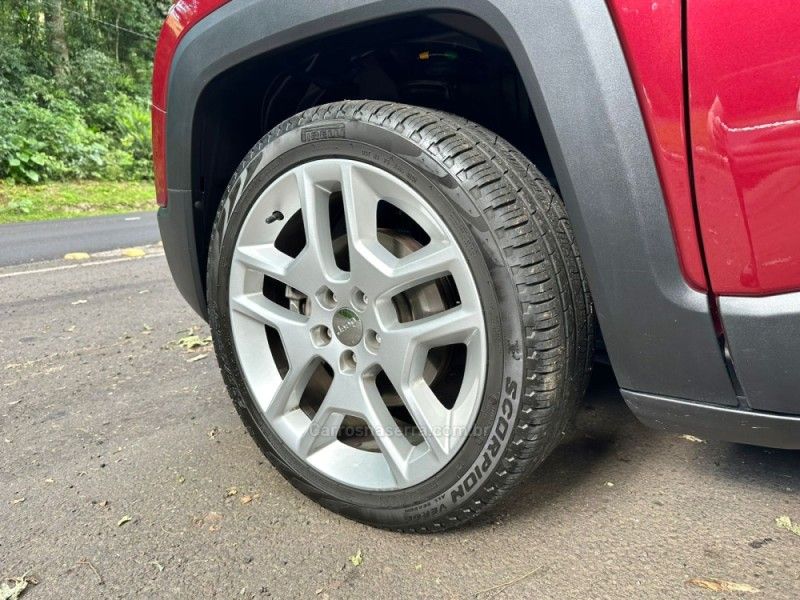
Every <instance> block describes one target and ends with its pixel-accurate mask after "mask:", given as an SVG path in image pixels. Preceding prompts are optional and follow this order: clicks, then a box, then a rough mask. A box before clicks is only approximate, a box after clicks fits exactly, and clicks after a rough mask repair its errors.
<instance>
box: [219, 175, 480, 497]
mask: <svg viewBox="0 0 800 600" xmlns="http://www.w3.org/2000/svg"><path fill="white" fill-rule="evenodd" d="M337 193H338V194H340V196H339V198H340V202H341V205H342V206H343V211H344V222H345V224H346V227H345V229H346V233H345V232H341V237H342V239H341V240H340V239H339V238H337V236H336V234H335V233H334V232H333V228H332V224H331V209H330V206H331V198H332V195H334V194H337ZM381 202H386V203H388V204H390V205H392V206H393V207H395V208H396V209H399V210H400V211H402V212H403V213H405V215H407V216H408V217H409V218H410V219H411V220H412V221H413V223H414V224H415V225H416V226H417V227H418V228H419V229H421V230H422V231H424V235H425V237H426V239H425V240H423V242H424V243H418V244H416V246H413V247H411V248H410V249H409V248H407V249H406V251H405V252H396V251H394V252H393V251H392V244H391V243H386V236H387V235H394V236H395V237H392V238H391V239H390V241H391V240H398V239H399V240H402V239H403V236H404V235H405V234H404V233H403V232H400V233H397V232H394V233H393V232H389V233H388V234H387V233H386V232H385V231H384V230H383V229H380V228H379V223H378V216H377V215H378V209H379V204H380V203H381ZM298 211H300V216H301V218H302V228H303V234H304V235H305V244H304V246H303V247H302V249H301V250H299V252H298V253H296V255H294V256H292V255H291V254H290V253H287V252H285V251H283V250H282V249H279V244H277V243H276V241H277V240H278V239H279V235H280V234H281V232H282V230H283V228H284V227H286V226H287V224H288V223H290V222H291V221H292V217H293V215H296V214H297V213H298ZM390 229H391V227H390ZM345 236H346V237H345ZM337 242H338V245H339V246H345V249H346V253H347V257H348V260H347V264H346V268H343V267H342V264H341V261H340V260H337V255H336V252H335V248H336V247H337ZM343 242H346V243H343ZM445 279H446V280H447V282H449V283H448V285H450V286H451V287H453V288H455V292H456V293H455V297H456V300H455V302H452V303H451V304H452V305H450V306H443V307H442V308H443V310H440V311H439V312H431V311H428V312H423V313H422V314H421V318H414V315H411V317H409V315H408V314H405V315H404V314H403V311H401V310H400V308H399V307H398V298H400V297H401V296H403V295H404V294H407V295H408V296H409V298H410V300H407V302H406V303H407V304H409V305H416V304H420V302H417V301H416V298H417V297H416V296H414V294H418V293H429V292H430V289H431V285H432V282H433V283H436V285H439V283H440V282H442V281H444V280H445ZM265 281H266V282H269V281H272V282H278V283H280V284H281V285H282V286H285V290H286V302H281V301H277V300H276V299H275V298H274V297H268V295H267V294H266V293H265V291H264V290H265V285H266V283H265ZM426 285H427V286H428V287H427V292H419V290H421V289H424V288H425V286H426ZM442 287H443V286H441V285H440V286H439V287H438V288H437V287H436V286H433V289H442ZM229 303H230V315H231V326H232V334H233V340H234V345H235V348H236V353H237V356H238V359H239V364H240V366H241V370H242V373H243V375H244V378H245V380H246V382H247V385H248V388H249V390H250V393H251V394H252V396H253V398H254V399H255V402H256V404H257V405H258V407H259V408H260V410H261V411H263V414H264V416H265V419H266V421H267V422H268V423H269V425H270V427H271V428H272V429H273V430H274V431H275V433H276V434H277V435H278V436H279V437H280V439H281V440H282V441H283V442H284V443H285V444H286V446H287V447H288V448H290V449H291V450H292V451H293V452H294V453H295V454H296V455H298V456H299V457H301V458H302V459H303V460H305V461H306V462H307V463H309V464H310V465H312V466H313V467H314V468H316V469H317V470H318V471H320V472H321V473H323V474H324V475H326V476H328V477H330V478H332V479H334V480H336V481H338V482H341V483H343V484H345V485H348V486H352V487H355V488H360V489H367V490H395V489H401V488H406V487H409V486H412V485H414V484H417V483H420V482H422V481H424V480H426V479H428V478H430V477H431V476H432V475H434V474H435V473H437V472H438V471H439V470H441V469H442V468H443V467H444V466H445V465H446V464H447V463H448V462H449V461H450V460H451V459H452V458H453V456H455V454H456V453H457V452H458V450H459V449H460V447H461V445H462V444H463V442H464V441H465V439H466V437H467V436H468V435H469V433H470V431H471V428H472V425H473V423H474V421H475V417H476V415H477V412H478V408H479V406H480V402H481V398H482V395H483V388H484V382H485V369H486V367H485V365H486V358H487V357H486V347H487V344H486V332H485V325H484V319H483V313H482V309H481V302H480V297H479V294H478V290H477V287H476V285H475V281H474V279H473V277H472V274H471V272H470V270H469V267H468V265H467V262H466V259H465V258H464V255H463V253H462V252H461V250H460V248H459V246H458V244H457V243H456V240H455V238H454V237H453V234H452V233H451V232H450V230H449V229H448V227H447V225H446V224H445V223H444V222H443V221H442V219H441V218H440V217H439V215H438V214H437V213H436V212H435V211H434V210H433V208H432V207H431V206H430V205H429V204H428V203H427V202H426V201H425V200H424V199H423V198H422V197H421V196H420V195H419V194H417V193H416V192H415V191H414V190H412V189H411V188H410V187H409V186H408V185H406V184H405V183H403V182H402V181H400V180H399V179H398V178H397V177H395V176H393V175H392V174H390V173H388V172H387V171H384V170H382V169H380V168H377V167H374V166H372V165H368V164H366V163H361V162H357V161H352V160H345V159H322V160H315V161H312V162H308V163H305V164H302V165H299V166H297V167H295V168H293V169H292V170H290V171H288V172H287V173H285V174H283V175H282V176H281V177H279V178H278V179H277V180H275V181H274V182H273V183H272V184H270V185H269V186H268V187H267V188H266V189H265V190H264V191H263V192H262V193H261V195H260V196H259V197H258V198H257V199H256V201H255V202H254V204H253V205H252V207H251V209H250V212H249V214H248V215H247V217H246V219H245V221H244V223H243V225H242V228H241V230H240V232H239V235H238V238H237V240H236V247H235V251H234V255H233V261H232V265H231V270H230V281H229ZM434 304H436V303H435V302H434ZM405 312H406V313H408V312H409V311H405ZM270 329H272V330H274V331H276V332H277V333H278V335H279V340H280V346H281V349H280V350H279V351H276V348H275V345H274V343H273V344H271V343H270V340H269V337H270V336H269V330H270ZM456 345H459V346H461V347H462V348H463V349H464V351H463V358H462V359H461V361H462V373H461V380H460V383H459V384H457V390H456V392H455V394H454V397H453V399H452V401H449V402H447V403H443V400H442V399H441V398H439V397H437V394H436V393H435V392H434V389H433V387H434V383H433V381H434V379H435V378H436V377H438V376H439V375H442V376H447V375H448V373H447V372H444V373H441V371H448V370H449V367H448V363H447V361H445V362H444V363H443V364H442V363H441V362H440V363H439V364H438V367H437V365H436V364H434V363H436V361H435V360H434V355H435V354H436V353H437V352H439V350H440V349H441V348H450V347H455V346H456ZM281 353H282V354H283V355H284V357H283V358H281V357H280V356H279V355H280V354H281ZM282 363H286V364H285V365H282ZM321 365H324V370H323V371H324V372H322V371H321V370H320V369H321ZM432 365H433V366H432ZM437 368H438V369H439V371H440V372H439V373H437ZM321 372H322V379H323V380H325V381H326V382H327V390H326V391H325V392H324V393H323V395H322V398H321V401H320V402H319V403H318V404H317V405H316V406H315V408H314V410H313V411H309V410H308V408H307V407H305V406H304V402H305V400H304V398H305V397H306V396H307V395H308V392H307V388H309V387H311V385H312V382H313V381H315V377H318V376H319V374H320V373H321ZM325 373H327V376H325ZM432 373H433V374H432ZM387 380H388V384H387V383H386V382H387ZM387 387H389V388H391V389H392V392H393V393H394V394H395V396H394V397H395V399H396V402H394V403H392V402H391V401H387V397H388V396H387V394H386V393H384V391H385V389H386V388H387ZM382 390H384V391H382ZM398 405H399V408H398ZM400 409H402V410H405V411H407V414H408V415H410V420H411V421H413V422H412V423H411V427H410V428H409V426H407V425H408V424H407V423H404V422H402V420H401V419H399V418H398V417H397V414H398V410H400ZM352 422H358V423H364V424H366V426H367V428H368V435H367V437H369V438H371V443H372V444H373V445H372V447H370V445H369V444H362V445H361V446H358V445H352V444H349V443H347V442H345V441H343V438H342V431H343V429H344V427H345V425H347V424H348V423H352ZM409 432H412V433H409Z"/></svg>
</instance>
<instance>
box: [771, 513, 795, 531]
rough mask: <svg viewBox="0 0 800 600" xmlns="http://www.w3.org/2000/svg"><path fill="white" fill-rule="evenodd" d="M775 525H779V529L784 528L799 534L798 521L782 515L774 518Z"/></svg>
mask: <svg viewBox="0 0 800 600" xmlns="http://www.w3.org/2000/svg"><path fill="white" fill-rule="evenodd" d="M775 525H777V526H778V527H780V528H781V529H785V530H786V531H790V532H791V533H793V534H795V535H800V523H794V522H792V520H791V519H790V518H789V517H787V516H786V515H783V516H781V517H778V518H777V519H775Z"/></svg>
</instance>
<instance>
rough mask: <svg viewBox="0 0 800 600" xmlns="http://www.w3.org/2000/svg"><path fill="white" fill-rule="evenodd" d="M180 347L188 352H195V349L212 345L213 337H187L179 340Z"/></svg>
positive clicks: (193, 335)
mask: <svg viewBox="0 0 800 600" xmlns="http://www.w3.org/2000/svg"><path fill="white" fill-rule="evenodd" d="M177 343H178V346H180V347H181V348H184V349H186V350H194V349H195V348H202V347H203V346H208V345H209V344H211V336H210V335H208V336H206V337H200V336H199V335H196V334H192V335H187V336H184V337H182V338H180V339H179V340H178V342H177Z"/></svg>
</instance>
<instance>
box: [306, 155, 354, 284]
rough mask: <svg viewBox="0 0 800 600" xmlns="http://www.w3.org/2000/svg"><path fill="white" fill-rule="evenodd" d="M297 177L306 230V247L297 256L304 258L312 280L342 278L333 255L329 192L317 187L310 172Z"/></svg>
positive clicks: (307, 275) (307, 271) (308, 274)
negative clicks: (317, 278)
mask: <svg viewBox="0 0 800 600" xmlns="http://www.w3.org/2000/svg"><path fill="white" fill-rule="evenodd" d="M296 177H297V188H298V194H299V195H300V210H301V213H302V216H303V227H305V233H306V247H305V249H304V250H303V252H302V253H301V256H299V257H298V258H301V257H302V258H301V260H302V262H303V263H304V265H305V269H303V271H304V274H305V276H306V277H310V278H315V277H324V278H326V279H329V280H331V279H342V278H343V277H342V274H341V272H340V270H339V268H338V267H337V266H336V260H335V259H334V256H333V241H332V239H331V226H330V220H329V219H330V217H329V215H328V204H329V202H330V193H329V192H328V191H326V190H324V189H321V188H320V187H319V186H317V184H316V183H315V181H314V179H313V173H312V172H311V171H310V169H307V168H300V169H298V170H297V171H296ZM303 255H304V256H303Z"/></svg>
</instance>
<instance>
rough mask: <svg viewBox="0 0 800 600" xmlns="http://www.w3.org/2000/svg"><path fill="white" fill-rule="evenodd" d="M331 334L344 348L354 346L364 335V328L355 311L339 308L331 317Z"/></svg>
mask: <svg viewBox="0 0 800 600" xmlns="http://www.w3.org/2000/svg"><path fill="white" fill-rule="evenodd" d="M333 333H334V335H336V338H337V339H338V340H339V341H340V342H342V343H343V344H344V345H345V346H355V345H356V344H358V342H360V341H361V338H362V337H363V335H364V326H363V325H362V324H361V319H359V318H358V315H357V314H356V313H355V311H353V310H351V309H349V308H340V309H339V310H337V311H336V312H335V313H334V315H333Z"/></svg>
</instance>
